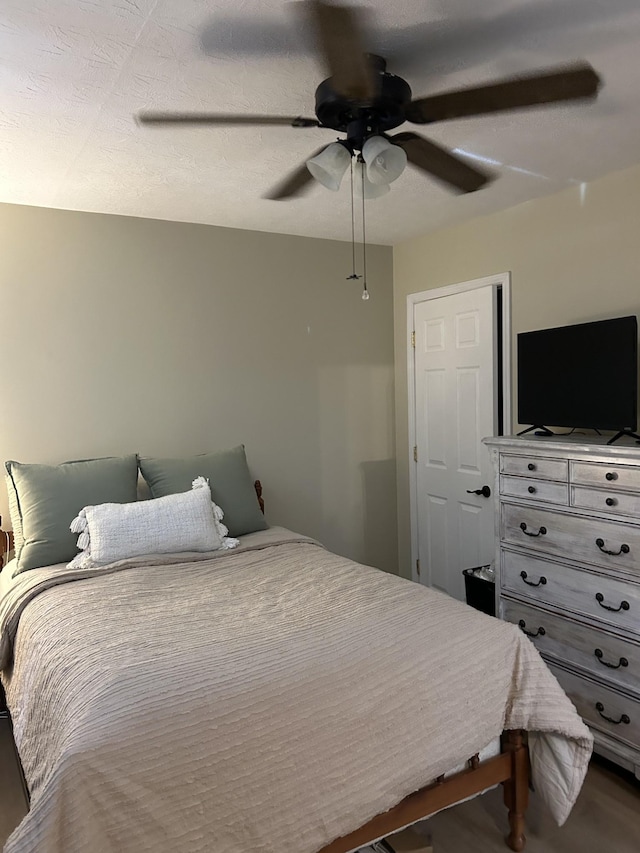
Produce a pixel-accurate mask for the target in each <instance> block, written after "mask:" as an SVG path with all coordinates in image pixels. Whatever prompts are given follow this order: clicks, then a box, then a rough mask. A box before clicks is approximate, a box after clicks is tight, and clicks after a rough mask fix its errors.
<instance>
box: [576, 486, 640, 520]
mask: <svg viewBox="0 0 640 853" xmlns="http://www.w3.org/2000/svg"><path fill="white" fill-rule="evenodd" d="M571 506H575V507H580V508H581V509H595V510H599V511H601V512H613V513H616V514H617V515H628V516H631V517H632V518H637V519H640V494H637V495H634V494H633V493H631V492H609V491H607V490H606V489H593V488H589V487H588V486H571Z"/></svg>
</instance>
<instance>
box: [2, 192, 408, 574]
mask: <svg viewBox="0 0 640 853" xmlns="http://www.w3.org/2000/svg"><path fill="white" fill-rule="evenodd" d="M346 228H347V223H345V229H346ZM368 260H369V264H368V267H369V270H370V282H369V287H370V291H371V299H370V300H369V302H368V303H363V302H362V300H361V299H360V288H359V285H358V284H353V283H351V282H347V281H346V280H345V277H346V275H348V273H349V272H350V263H351V248H350V245H349V244H348V243H341V242H331V241H326V240H314V239H308V238H301V237H286V236H282V235H276V234H267V233H257V232H248V231H239V230H233V229H225V228H215V227H211V226H204V225H189V224H184V223H175V222H162V221H156V220H144V219H134V218H127V217H119V216H106V215H100V214H87V213H76V212H69V211H60V210H49V209H44V208H33V207H21V206H12V205H0V288H1V289H0V292H1V295H2V302H1V306H2V317H3V324H2V332H1V333H0V353H1V359H2V360H1V364H2V374H3V393H2V402H1V404H0V454H1V455H2V458H3V459H7V458H13V459H18V460H21V461H26V462H59V461H62V460H64V459H70V458H71V459H73V458H82V457H86V456H101V455H109V454H120V453H129V452H134V451H137V452H138V453H140V454H141V455H156V454H167V455H187V454H195V453H201V452H206V451H210V450H215V449H218V448H225V447H229V446H232V445H234V444H238V443H240V442H242V443H244V444H245V445H246V448H247V454H248V458H249V463H250V466H251V468H252V471H253V473H254V474H255V475H256V476H259V477H260V478H261V479H262V481H263V483H264V488H265V498H266V501H267V517H268V520H269V521H270V522H271V523H272V524H283V525H285V526H288V527H291V528H293V529H294V530H298V531H300V532H303V533H307V534H310V535H312V536H315V537H317V538H319V539H320V540H322V541H323V542H324V543H325V544H326V545H328V546H329V547H330V548H332V549H333V550H335V551H338V552H339V553H343V554H346V555H348V556H351V557H353V558H355V559H358V560H362V561H365V562H370V563H372V564H374V565H377V566H380V567H382V568H385V569H392V570H393V569H395V567H396V559H397V539H396V530H395V518H396V492H395V462H394V450H395V447H394V413H393V405H394V399H393V327H392V315H393V310H392V298H393V295H392V254H391V249H390V248H388V247H375V246H372V247H371V248H370V254H369V258H368ZM0 505H1V511H2V512H3V515H4V514H5V513H6V495H5V494H4V490H3V493H2V500H1V502H0ZM7 521H8V518H7Z"/></svg>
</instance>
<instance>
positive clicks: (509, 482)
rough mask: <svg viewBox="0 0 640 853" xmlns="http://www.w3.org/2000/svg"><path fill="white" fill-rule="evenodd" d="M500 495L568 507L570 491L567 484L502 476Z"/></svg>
mask: <svg viewBox="0 0 640 853" xmlns="http://www.w3.org/2000/svg"><path fill="white" fill-rule="evenodd" d="M500 494H501V495H509V496H510V497H515V498H527V499H529V500H533V501H546V502H547V503H550V504H562V505H564V506H566V505H567V503H568V496H569V491H568V486H567V484H566V483H554V482H552V481H549V480H532V479H531V478H530V477H511V476H508V475H506V474H502V475H501V476H500Z"/></svg>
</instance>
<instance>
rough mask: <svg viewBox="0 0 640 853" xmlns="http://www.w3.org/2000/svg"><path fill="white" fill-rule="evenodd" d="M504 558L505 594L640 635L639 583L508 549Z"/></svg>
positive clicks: (503, 589)
mask: <svg viewBox="0 0 640 853" xmlns="http://www.w3.org/2000/svg"><path fill="white" fill-rule="evenodd" d="M501 556H502V565H501V572H500V579H501V590H502V591H503V592H505V593H507V594H509V595H516V596H518V598H525V599H528V600H529V601H532V602H539V603H540V604H550V605H551V606H553V607H559V608H562V609H563V610H568V611H569V612H571V613H577V614H579V615H582V616H587V617H589V618H591V619H597V620H598V622H600V623H601V624H602V625H605V626H608V627H611V628H614V629H616V630H617V631H620V632H625V633H630V634H633V635H637V636H640V585H639V584H635V583H625V582H624V581H620V580H616V579H615V578H609V577H605V576H604V575H596V574H591V573H590V572H583V571H581V570H580V569H576V568H573V567H572V566H567V565H564V564H563V563H556V562H553V561H552V560H543V559H538V558H536V557H531V556H528V555H525V554H518V553H516V552H515V551H509V550H508V549H504V550H503V551H502V555H501ZM523 573H524V577H523ZM542 578H544V581H542ZM608 608H611V609H608Z"/></svg>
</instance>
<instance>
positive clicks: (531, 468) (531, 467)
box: [527, 462, 536, 471]
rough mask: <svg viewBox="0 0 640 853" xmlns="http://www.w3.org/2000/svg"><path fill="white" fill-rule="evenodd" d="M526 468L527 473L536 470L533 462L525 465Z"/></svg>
mask: <svg viewBox="0 0 640 853" xmlns="http://www.w3.org/2000/svg"><path fill="white" fill-rule="evenodd" d="M527 468H528V469H529V471H535V470H536V466H535V465H534V463H533V462H529V464H528V465H527Z"/></svg>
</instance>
